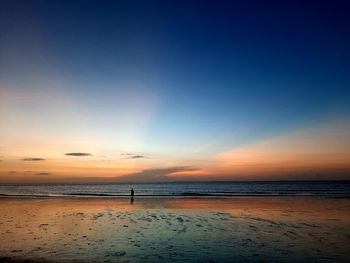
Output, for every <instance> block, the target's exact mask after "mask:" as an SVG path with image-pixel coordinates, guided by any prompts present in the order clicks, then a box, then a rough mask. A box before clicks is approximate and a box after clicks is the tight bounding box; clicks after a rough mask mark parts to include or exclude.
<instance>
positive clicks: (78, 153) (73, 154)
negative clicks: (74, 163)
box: [65, 152, 92, 157]
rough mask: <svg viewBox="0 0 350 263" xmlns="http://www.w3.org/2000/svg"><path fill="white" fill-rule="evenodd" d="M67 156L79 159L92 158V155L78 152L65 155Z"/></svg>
mask: <svg viewBox="0 0 350 263" xmlns="http://www.w3.org/2000/svg"><path fill="white" fill-rule="evenodd" d="M65 155H68V156H79V157H83V156H92V154H91V153H81V152H76V153H65Z"/></svg>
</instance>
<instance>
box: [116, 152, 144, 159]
mask: <svg viewBox="0 0 350 263" xmlns="http://www.w3.org/2000/svg"><path fill="white" fill-rule="evenodd" d="M120 155H123V156H126V157H124V158H122V159H142V158H146V156H144V155H138V154H132V153H121V154H120Z"/></svg>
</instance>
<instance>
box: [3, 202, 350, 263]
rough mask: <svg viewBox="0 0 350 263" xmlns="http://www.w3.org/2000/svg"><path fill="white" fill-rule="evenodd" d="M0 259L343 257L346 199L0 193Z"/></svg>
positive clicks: (347, 244)
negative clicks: (12, 195) (9, 195)
mask: <svg viewBox="0 0 350 263" xmlns="http://www.w3.org/2000/svg"><path fill="white" fill-rule="evenodd" d="M0 240H1V242H0V261H1V262H28V261H30V260H31V261H32V262H47V261H50V262H51V261H52V262H170V261H171V262H173V261H177V262H192V261H193V262H263V261H266V262H296V261H303V262H335V261H336V262H348V261H349V260H350V199H330V198H328V199H327V198H304V197H256V198H253V197H242V198H228V199H212V198H211V199H208V198H173V199H170V198H137V197H136V198H135V200H134V203H133V204H131V203H130V200H129V199H122V198H120V199H103V198H100V199H89V198H82V199H78V198H77V199H74V198H46V199H20V198H0Z"/></svg>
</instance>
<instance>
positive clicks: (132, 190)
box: [130, 188, 134, 204]
mask: <svg viewBox="0 0 350 263" xmlns="http://www.w3.org/2000/svg"><path fill="white" fill-rule="evenodd" d="M130 195H131V199H130V204H133V203H134V188H131V190H130Z"/></svg>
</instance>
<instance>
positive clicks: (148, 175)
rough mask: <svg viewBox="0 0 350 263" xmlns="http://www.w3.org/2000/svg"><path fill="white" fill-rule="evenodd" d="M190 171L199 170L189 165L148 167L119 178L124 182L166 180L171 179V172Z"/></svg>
mask: <svg viewBox="0 0 350 263" xmlns="http://www.w3.org/2000/svg"><path fill="white" fill-rule="evenodd" d="M190 171H198V169H197V168H193V167H189V166H178V167H169V168H155V169H146V170H143V171H141V172H138V173H132V174H127V175H124V176H121V177H118V178H117V180H118V181H122V182H164V181H171V178H170V177H169V175H171V174H174V173H178V172H190Z"/></svg>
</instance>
